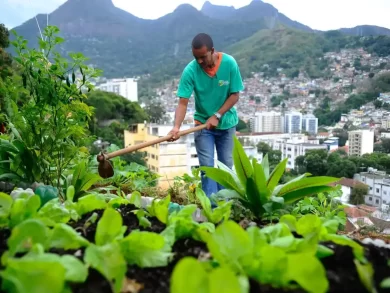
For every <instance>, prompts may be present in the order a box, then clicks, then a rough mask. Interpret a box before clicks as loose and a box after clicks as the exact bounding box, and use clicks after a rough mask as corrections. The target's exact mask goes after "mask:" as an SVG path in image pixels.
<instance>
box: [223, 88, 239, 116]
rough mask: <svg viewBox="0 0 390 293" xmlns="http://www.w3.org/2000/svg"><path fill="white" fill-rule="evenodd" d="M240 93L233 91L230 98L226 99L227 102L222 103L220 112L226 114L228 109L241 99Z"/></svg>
mask: <svg viewBox="0 0 390 293" xmlns="http://www.w3.org/2000/svg"><path fill="white" fill-rule="evenodd" d="M239 98H240V94H239V93H232V94H231V95H230V96H229V98H227V100H226V101H225V103H224V104H223V105H222V107H221V108H220V109H219V110H218V113H219V114H221V116H222V115H223V114H225V113H226V112H227V111H229V110H230V108H232V107H233V106H234V105H235V104H236V103H237V102H238V100H239Z"/></svg>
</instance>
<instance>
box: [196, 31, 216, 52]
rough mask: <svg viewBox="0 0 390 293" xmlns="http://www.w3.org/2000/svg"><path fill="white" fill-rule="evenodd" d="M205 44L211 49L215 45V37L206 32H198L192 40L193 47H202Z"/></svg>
mask: <svg viewBox="0 0 390 293" xmlns="http://www.w3.org/2000/svg"><path fill="white" fill-rule="evenodd" d="M203 46H206V47H207V49H208V50H209V51H210V50H211V49H212V48H213V47H214V43H213V39H212V38H211V37H210V36H209V35H208V34H205V33H200V34H197V35H196V36H195V38H194V39H193V40H192V48H194V49H200V48H202V47H203Z"/></svg>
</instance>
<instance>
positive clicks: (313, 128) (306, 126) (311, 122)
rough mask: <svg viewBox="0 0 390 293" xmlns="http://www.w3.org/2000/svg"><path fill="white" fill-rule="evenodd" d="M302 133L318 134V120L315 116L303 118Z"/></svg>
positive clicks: (310, 115) (309, 115)
mask: <svg viewBox="0 0 390 293" xmlns="http://www.w3.org/2000/svg"><path fill="white" fill-rule="evenodd" d="M302 131H304V132H307V133H309V134H317V132H318V118H316V117H315V116H314V115H313V114H308V115H304V116H303V118H302Z"/></svg>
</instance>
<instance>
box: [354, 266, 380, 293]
mask: <svg viewBox="0 0 390 293" xmlns="http://www.w3.org/2000/svg"><path fill="white" fill-rule="evenodd" d="M354 263H355V266H356V270H357V272H358V275H359V278H360V281H361V282H362V284H363V285H364V287H365V288H366V289H367V290H368V292H370V293H376V292H377V291H376V289H375V281H374V268H373V266H372V264H371V263H366V264H361V263H360V262H359V261H358V260H357V259H354Z"/></svg>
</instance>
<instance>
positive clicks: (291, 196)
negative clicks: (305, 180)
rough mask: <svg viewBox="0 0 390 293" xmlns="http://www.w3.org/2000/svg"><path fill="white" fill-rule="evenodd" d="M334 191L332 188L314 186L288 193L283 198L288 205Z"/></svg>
mask: <svg viewBox="0 0 390 293" xmlns="http://www.w3.org/2000/svg"><path fill="white" fill-rule="evenodd" d="M332 190H333V187H331V186H314V187H308V188H303V189H299V190H296V191H292V192H289V193H286V194H285V195H284V196H283V198H284V202H285V203H286V204H290V203H293V202H295V201H297V200H299V199H302V198H304V197H306V196H312V195H315V194H318V193H323V192H329V191H332Z"/></svg>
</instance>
